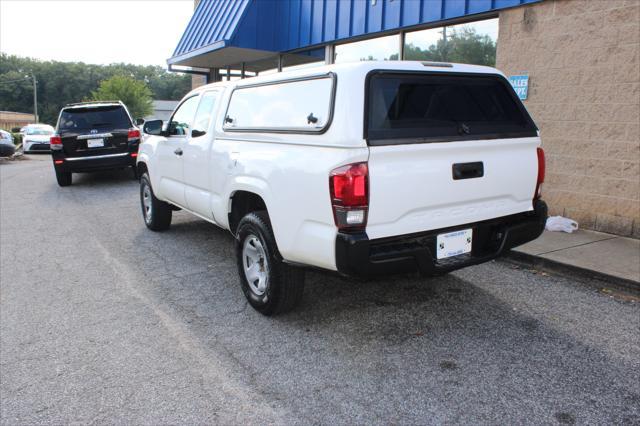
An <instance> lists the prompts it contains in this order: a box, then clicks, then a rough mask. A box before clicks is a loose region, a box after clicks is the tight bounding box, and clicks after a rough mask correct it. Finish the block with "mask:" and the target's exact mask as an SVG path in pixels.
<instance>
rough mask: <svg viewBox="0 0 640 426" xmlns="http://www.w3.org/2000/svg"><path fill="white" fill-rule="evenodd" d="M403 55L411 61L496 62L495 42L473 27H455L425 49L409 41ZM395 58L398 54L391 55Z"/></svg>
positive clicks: (485, 63) (478, 63) (491, 64)
mask: <svg viewBox="0 0 640 426" xmlns="http://www.w3.org/2000/svg"><path fill="white" fill-rule="evenodd" d="M404 57H405V59H407V60H411V61H442V62H458V63H463V64H475V65H488V66H495V64H496V43H495V42H494V41H493V40H492V39H491V37H489V36H488V35H480V34H478V33H477V32H476V30H475V29H474V28H467V27H463V28H462V29H455V30H452V31H451V32H450V34H448V35H447V38H446V40H445V38H444V37H442V38H441V39H439V40H438V41H437V42H436V43H435V44H432V45H431V46H429V47H428V48H427V49H421V48H420V47H418V46H415V45H414V44H411V43H409V44H408V45H406V46H405V49H404ZM391 59H392V60H397V59H398V55H397V54H395V55H393V56H392V57H391Z"/></svg>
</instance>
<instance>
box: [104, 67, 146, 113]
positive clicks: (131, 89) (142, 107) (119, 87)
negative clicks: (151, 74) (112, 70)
mask: <svg viewBox="0 0 640 426" xmlns="http://www.w3.org/2000/svg"><path fill="white" fill-rule="evenodd" d="M151 96H152V93H151V90H149V88H148V87H147V84H146V83H145V82H144V81H140V80H136V79H135V78H133V77H128V76H124V75H114V76H113V77H111V78H109V79H107V80H104V81H102V82H100V87H98V90H96V91H94V92H92V93H91V100H94V101H109V100H112V101H122V102H124V104H125V105H126V106H127V108H128V109H129V112H130V113H131V115H132V116H133V118H142V117H145V116H147V115H149V114H151V113H152V112H153V107H152V104H151Z"/></svg>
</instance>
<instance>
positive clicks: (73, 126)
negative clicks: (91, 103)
mask: <svg viewBox="0 0 640 426" xmlns="http://www.w3.org/2000/svg"><path fill="white" fill-rule="evenodd" d="M98 127H110V128H117V129H126V128H129V127H131V122H130V120H129V116H128V115H127V113H126V111H125V110H124V108H122V107H121V106H120V105H109V106H101V107H91V108H70V109H66V110H64V111H62V114H60V123H59V124H58V131H65V130H67V131H69V130H86V129H94V128H98Z"/></svg>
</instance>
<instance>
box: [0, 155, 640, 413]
mask: <svg viewBox="0 0 640 426" xmlns="http://www.w3.org/2000/svg"><path fill="white" fill-rule="evenodd" d="M0 182H1V186H0V208H1V210H0V220H1V222H0V225H1V238H0V253H1V258H0V262H1V269H0V271H1V276H0V284H1V289H0V344H1V346H0V392H1V395H0V397H1V400H0V417H1V418H0V420H1V422H2V423H3V424H39V423H56V424H57V423H71V422H78V423H132V424H167V423H189V424H194V423H223V424H240V423H261V424H264V423H277V424H289V423H296V424H309V423H316V424H334V423H339V424H345V423H349V424H354V423H359V424H364V423H374V424H381V423H384V424H389V423H391V424H443V423H447V424H468V423H474V424H541V423H544V424H574V423H575V424H586V423H590V424H640V303H638V302H633V301H631V300H629V299H628V298H619V297H611V294H609V293H607V292H600V291H598V290H597V286H596V285H586V284H588V283H584V282H579V281H580V280H579V279H576V280H571V279H568V278H563V277H557V276H553V275H549V274H543V273H539V272H536V271H529V270H526V269H522V268H518V267H516V266H514V265H512V264H510V263H507V262H502V261H499V262H491V263H489V264H485V265H480V266H476V267H472V268H468V269H465V270H462V271H458V272H455V273H452V274H450V275H448V276H446V277H441V278H435V279H425V278H414V277H399V278H393V279H380V280H375V281H369V282H365V281H353V280H347V279H343V278H340V277H336V276H334V275H331V274H325V273H319V272H310V273H308V275H307V288H306V293H305V296H304V300H303V303H302V304H301V306H300V307H299V308H298V309H297V311H295V312H293V313H291V314H288V315H284V316H280V317H276V318H266V317H263V316H262V315H260V314H258V313H257V312H255V311H253V310H252V309H251V308H250V307H249V306H248V305H247V303H246V302H245V299H244V297H243V295H242V292H241V290H240V287H239V284H238V279H237V276H236V267H235V262H234V259H233V245H232V237H231V236H230V235H229V234H228V233H227V232H223V231H221V230H219V229H217V228H216V227H214V226H213V225H210V224H208V223H206V222H204V221H202V220H199V219H197V218H195V217H193V216H190V215H188V214H186V213H184V212H178V213H176V214H175V215H174V222H173V223H174V225H173V227H172V228H171V229H170V230H169V231H168V232H164V233H152V232H150V231H148V230H147V229H146V228H145V227H144V224H143V222H142V218H141V214H140V210H139V201H138V184H137V182H136V181H134V180H132V179H131V175H130V172H129V171H122V172H109V173H101V174H95V175H74V184H73V186H71V187H68V188H59V187H58V186H57V185H56V183H55V177H54V174H53V170H52V166H51V164H50V159H49V158H48V157H47V156H46V155H44V156H43V155H41V156H30V158H29V159H27V160H23V161H15V162H10V163H9V162H5V163H3V164H0Z"/></svg>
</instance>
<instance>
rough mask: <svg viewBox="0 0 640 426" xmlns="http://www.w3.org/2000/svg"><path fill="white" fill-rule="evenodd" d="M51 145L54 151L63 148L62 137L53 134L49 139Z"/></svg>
mask: <svg viewBox="0 0 640 426" xmlns="http://www.w3.org/2000/svg"><path fill="white" fill-rule="evenodd" d="M49 147H50V148H51V149H52V150H54V151H60V150H62V138H61V137H60V136H58V135H53V136H51V138H50V139H49Z"/></svg>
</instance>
